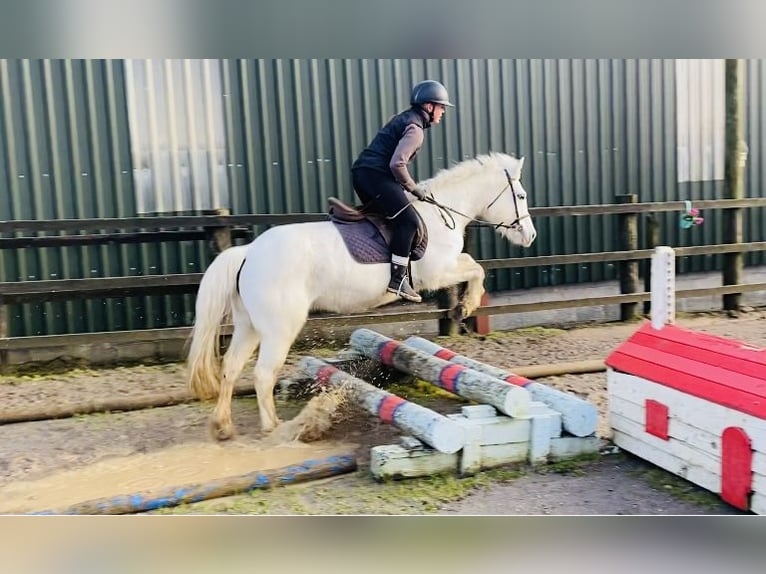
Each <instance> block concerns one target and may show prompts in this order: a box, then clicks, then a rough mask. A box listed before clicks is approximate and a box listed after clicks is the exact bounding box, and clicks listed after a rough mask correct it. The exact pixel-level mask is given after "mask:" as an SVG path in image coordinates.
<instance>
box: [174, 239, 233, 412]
mask: <svg viewBox="0 0 766 574" xmlns="http://www.w3.org/2000/svg"><path fill="white" fill-rule="evenodd" d="M246 250H247V245H238V246H236V247H229V248H228V249H226V250H224V251H222V252H221V253H220V254H219V255H218V257H216V258H215V259H214V260H213V262H212V263H211V264H210V267H208V268H207V271H205V274H204V275H203V276H202V281H200V284H199V290H198V291H197V301H196V303H195V307H194V311H195V319H194V327H193V328H192V332H191V335H190V341H191V342H190V344H189V354H188V355H187V358H186V370H187V388H188V390H189V392H190V393H191V394H192V395H194V396H195V397H197V398H199V399H211V398H214V397H216V396H218V392H219V389H220V386H221V353H220V332H221V324H222V322H223V320H224V319H225V318H226V316H227V315H229V314H230V313H231V305H232V300H233V299H234V298H235V297H238V295H237V275H238V274H239V270H240V268H241V267H242V263H243V262H244V260H245V252H246Z"/></svg>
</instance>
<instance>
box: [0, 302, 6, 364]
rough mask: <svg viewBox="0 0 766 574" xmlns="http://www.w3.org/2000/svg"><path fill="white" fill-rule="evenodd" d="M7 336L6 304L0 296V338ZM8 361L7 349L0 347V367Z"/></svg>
mask: <svg viewBox="0 0 766 574" xmlns="http://www.w3.org/2000/svg"><path fill="white" fill-rule="evenodd" d="M7 337H8V306H7V305H6V304H5V301H3V298H2V297H0V339H5V338H7ZM7 363H8V351H6V350H3V349H0V367H2V366H4V365H6V364H7Z"/></svg>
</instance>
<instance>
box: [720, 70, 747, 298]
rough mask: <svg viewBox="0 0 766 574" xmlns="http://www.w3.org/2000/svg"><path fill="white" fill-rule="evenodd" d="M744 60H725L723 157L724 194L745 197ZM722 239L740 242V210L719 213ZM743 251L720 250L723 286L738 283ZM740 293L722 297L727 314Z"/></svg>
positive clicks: (741, 236) (740, 295)
mask: <svg viewBox="0 0 766 574" xmlns="http://www.w3.org/2000/svg"><path fill="white" fill-rule="evenodd" d="M744 82H745V64H744V60H726V82H725V85H726V159H725V163H724V180H725V182H724V197H725V198H726V199H743V198H744V197H745V186H744V179H743V178H744V170H745V162H746V160H747V145H746V144H745V140H744V133H745V127H744V117H745V105H744ZM722 239H723V242H724V243H742V240H743V232H742V209H741V208H735V209H726V210H724V212H723V231H722ZM744 258H745V256H744V254H743V253H741V252H740V253H724V255H723V273H722V275H723V276H722V280H723V284H724V285H736V284H738V283H741V282H742V270H743V268H744ZM741 299H742V294H741V293H728V294H726V295H724V296H723V308H724V309H725V310H726V311H729V312H730V313H736V312H737V311H739V307H740V302H741Z"/></svg>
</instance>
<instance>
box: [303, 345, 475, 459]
mask: <svg viewBox="0 0 766 574" xmlns="http://www.w3.org/2000/svg"><path fill="white" fill-rule="evenodd" d="M298 367H299V368H300V369H301V371H302V372H303V373H305V374H306V375H308V376H310V377H312V378H313V379H315V380H316V381H317V383H318V384H319V386H320V387H323V388H324V387H328V386H330V387H340V386H345V387H347V388H350V389H351V392H352V396H353V400H354V401H356V402H357V403H358V404H359V405H361V406H362V407H363V408H364V409H365V410H366V411H367V412H368V413H370V414H372V415H374V416H376V417H378V418H379V419H380V420H382V421H383V422H386V423H389V424H393V425H394V426H396V427H398V428H400V429H402V430H403V431H406V432H408V433H409V434H411V435H412V436H414V437H416V438H419V439H420V440H422V441H423V442H424V443H426V444H427V445H429V446H431V447H433V448H435V449H436V450H438V451H439V452H443V453H446V454H452V453H455V452H457V451H459V450H460V449H461V448H463V445H464V444H465V431H464V430H463V428H462V427H461V426H460V425H459V424H457V423H456V422H454V421H451V420H450V419H448V418H447V417H445V416H444V415H441V414H439V413H437V412H434V411H432V410H431V409H427V408H426V407H423V406H421V405H418V404H415V403H411V402H409V401H407V400H405V399H403V398H401V397H398V396H396V395H395V394H393V393H389V392H388V391H384V390H382V389H379V388H377V387H375V386H373V385H371V384H370V383H368V382H366V381H363V380H362V379H357V378H356V377H354V376H352V375H349V374H348V373H345V372H343V371H341V370H340V369H338V368H337V367H334V366H333V365H330V364H329V363H327V362H325V361H322V360H321V359H315V358H314V357H303V358H301V360H300V361H299V363H298Z"/></svg>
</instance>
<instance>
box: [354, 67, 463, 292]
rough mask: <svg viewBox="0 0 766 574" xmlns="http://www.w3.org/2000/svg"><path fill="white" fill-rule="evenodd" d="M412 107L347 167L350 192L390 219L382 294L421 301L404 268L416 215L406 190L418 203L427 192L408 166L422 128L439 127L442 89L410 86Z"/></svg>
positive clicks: (445, 97) (432, 84) (428, 83)
mask: <svg viewBox="0 0 766 574" xmlns="http://www.w3.org/2000/svg"><path fill="white" fill-rule="evenodd" d="M410 105H411V107H410V108H409V109H407V110H405V111H403V112H401V113H399V114H398V115H396V116H394V117H393V118H391V119H390V120H389V121H388V123H386V124H385V125H384V126H383V127H382V128H380V130H379V131H378V133H377V134H376V135H375V137H374V138H373V139H372V141H371V142H370V144H369V145H368V146H367V147H366V148H365V149H364V150H363V151H362V153H361V154H359V157H358V158H357V160H356V161H355V162H354V164H353V165H352V167H351V174H352V179H353V184H354V190H355V191H356V194H357V195H358V196H359V199H361V200H362V203H363V204H364V205H365V206H368V205H372V206H373V208H374V209H375V210H376V211H379V212H382V213H384V214H385V215H386V216H387V217H389V218H392V219H391V223H392V225H393V230H392V231H393V237H392V238H391V280H390V281H389V283H388V288H387V291H389V292H391V293H396V294H397V295H398V296H400V297H402V298H404V299H407V300H408V301H414V302H416V303H420V301H421V297H420V295H418V293H417V291H415V290H414V289H413V288H412V285H410V280H409V277H408V273H407V267H408V265H409V262H410V252H411V250H412V247H413V245H412V243H413V241H414V239H415V234H416V233H417V229H418V217H417V214H416V212H415V208H414V207H410V206H409V203H410V200H409V199H408V196H407V194H406V193H405V191H407V192H409V193H411V194H412V195H414V196H415V197H416V198H418V199H420V200H423V199H425V197H426V189H425V188H424V187H423V186H422V185H418V184H416V183H415V181H414V180H413V179H412V176H411V175H410V172H409V171H408V170H407V164H409V162H410V161H411V160H412V158H413V157H415V154H417V153H418V151H419V150H420V147H421V146H422V145H423V139H424V135H425V134H424V130H425V129H427V128H429V127H431V125H433V124H438V123H439V122H440V121H441V119H442V115H444V111H445V109H446V107H447V106H450V107H453V105H452V104H451V103H450V101H449V94H447V89H446V88H445V87H444V86H443V85H442V84H441V83H439V82H437V81H435V80H425V81H423V82H419V83H417V84H415V86H414V87H413V88H412V94H411V96H410Z"/></svg>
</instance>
